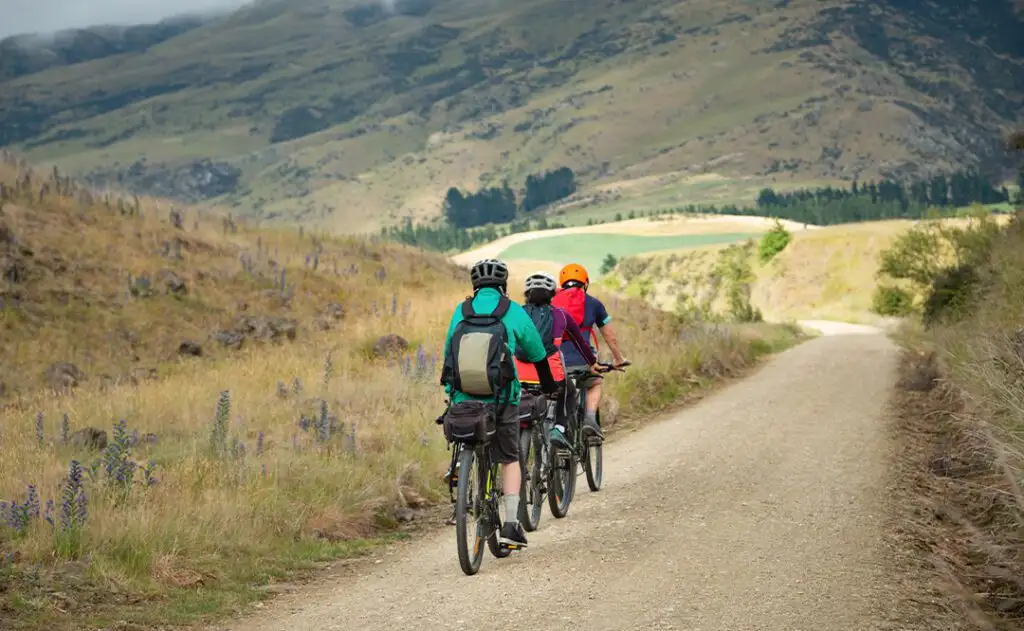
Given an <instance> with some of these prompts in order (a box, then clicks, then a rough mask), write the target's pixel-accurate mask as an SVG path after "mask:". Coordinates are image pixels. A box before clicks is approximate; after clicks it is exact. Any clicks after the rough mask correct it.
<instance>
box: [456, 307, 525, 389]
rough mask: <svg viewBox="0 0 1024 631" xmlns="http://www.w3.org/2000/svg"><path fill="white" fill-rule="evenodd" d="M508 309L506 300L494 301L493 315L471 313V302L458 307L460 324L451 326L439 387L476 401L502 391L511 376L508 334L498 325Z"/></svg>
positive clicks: (501, 324)
mask: <svg viewBox="0 0 1024 631" xmlns="http://www.w3.org/2000/svg"><path fill="white" fill-rule="evenodd" d="M510 306H511V301H510V300H509V299H508V297H507V296H502V297H501V298H500V299H499V300H498V306H497V307H495V309H494V312H493V313H476V312H475V311H473V299H472V298H467V299H466V301H465V302H463V303H462V322H459V323H458V324H457V325H456V326H455V331H454V332H453V333H452V339H451V343H450V344H449V345H448V353H447V354H446V355H445V357H444V367H443V368H442V372H441V382H442V383H450V384H452V386H453V387H454V388H455V389H456V390H458V391H459V392H464V393H465V394H468V395H471V396H476V397H486V396H493V397H497V396H498V395H499V394H501V393H502V392H503V391H504V390H505V387H506V386H507V385H508V383H509V382H510V381H511V380H512V378H513V377H514V375H515V366H514V364H513V363H512V356H511V354H510V353H509V344H508V341H509V340H508V330H507V329H506V328H505V324H504V323H503V322H502V321H501V319H502V318H503V317H505V314H506V313H508V310H509V307H510Z"/></svg>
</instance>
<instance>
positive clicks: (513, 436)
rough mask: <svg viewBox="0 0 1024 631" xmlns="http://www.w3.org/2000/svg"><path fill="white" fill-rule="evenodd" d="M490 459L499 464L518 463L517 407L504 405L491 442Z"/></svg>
mask: <svg viewBox="0 0 1024 631" xmlns="http://www.w3.org/2000/svg"><path fill="white" fill-rule="evenodd" d="M491 458H492V459H493V460H494V461H495V462H498V463H501V464H511V463H513V462H519V405H518V404H516V405H512V404H509V405H506V406H505V412H504V413H503V414H502V415H501V418H499V419H498V422H497V431H496V433H495V436H494V440H492V441H491Z"/></svg>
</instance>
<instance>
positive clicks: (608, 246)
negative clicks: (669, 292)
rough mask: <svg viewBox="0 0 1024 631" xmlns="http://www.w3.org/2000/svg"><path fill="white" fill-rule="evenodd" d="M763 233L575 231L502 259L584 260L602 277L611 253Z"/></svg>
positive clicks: (512, 249) (527, 244)
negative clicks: (605, 232)
mask: <svg viewBox="0 0 1024 631" xmlns="http://www.w3.org/2000/svg"><path fill="white" fill-rule="evenodd" d="M760 236H761V233H756V232H734V233H721V234H686V235H675V236H661V237H654V236H652V237H647V236H638V235H628V234H573V235H561V236H556V237H541V238H538V239H532V240H530V241H524V242H522V243H516V244H514V245H511V246H509V247H507V248H505V250H503V251H502V252H501V258H503V259H506V260H510V261H514V260H517V259H518V260H531V261H554V262H557V263H562V264H564V263H568V262H570V261H573V262H576V263H580V264H581V265H583V266H584V267H586V268H587V271H589V272H590V274H591V276H599V275H600V269H601V262H602V261H603V260H604V258H605V256H607V255H608V254H614V255H615V256H616V257H619V258H621V257H623V256H633V255H636V254H644V253H646V252H656V251H659V250H678V249H680V248H695V247H700V246H705V245H717V244H719V243H733V242H736V241H743V240H745V239H756V238H758V237H760Z"/></svg>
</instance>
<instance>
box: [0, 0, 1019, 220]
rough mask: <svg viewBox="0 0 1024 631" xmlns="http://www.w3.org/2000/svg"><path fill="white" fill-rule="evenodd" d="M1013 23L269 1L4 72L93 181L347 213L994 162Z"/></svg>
mask: <svg viewBox="0 0 1024 631" xmlns="http://www.w3.org/2000/svg"><path fill="white" fill-rule="evenodd" d="M1015 4H1016V7H1015ZM1022 26H1024V23H1022V21H1021V13H1020V3H1013V2H1009V1H1008V0H1000V1H996V2H992V1H988V2H981V0H973V1H971V2H968V3H967V4H966V5H963V3H961V5H958V6H956V7H954V6H952V5H950V6H946V5H935V4H934V3H929V2H923V1H919V0H885V1H883V2H868V1H867V0H846V1H842V2H839V1H833V2H814V1H811V0H797V1H789V0H782V1H779V0H762V1H756V2H755V1H743V2H741V1H740V0H730V1H728V2H721V1H714V2H713V1H712V0H694V1H692V2H687V3H678V2H672V1H669V0H655V1H652V2H646V3H644V4H643V6H642V7H638V6H637V5H636V3H627V2H606V3H602V4H601V5H600V6H596V7H595V5H594V4H593V2H589V1H588V2H584V1H583V0H568V1H566V0H557V1H556V0H532V1H530V2H518V3H512V2H506V1H501V0H485V1H480V0H399V1H398V2H396V3H395V6H394V11H393V12H389V11H388V10H386V9H384V8H383V7H382V5H379V4H377V3H375V2H373V3H360V2H357V1H356V0H290V1H288V2H284V1H274V0H267V1H264V2H259V3H257V4H255V5H253V6H250V7H248V8H246V9H243V10H240V11H238V12H237V13H235V14H233V15H231V16H229V17H225V18H222V19H219V20H214V21H212V22H210V23H208V24H205V25H202V26H198V27H196V28H192V29H189V30H187V31H186V32H183V33H180V34H177V35H175V36H172V37H170V38H168V39H166V40H165V41H163V42H161V43H159V44H156V45H153V46H150V47H148V48H146V49H145V50H132V51H128V52H124V53H122V54H116V55H113V56H109V57H102V58H97V59H94V60H92V61H83V62H82V63H75V64H73V65H56V66H53V67H49V68H46V69H42V70H41V71H39V72H33V73H31V74H23V75H22V76H17V77H15V78H11V79H6V80H2V83H0V118H2V120H3V121H4V125H3V126H0V145H6V146H9V147H14V148H16V149H18V150H20V151H24V152H27V154H28V155H29V156H30V157H31V158H32V159H33V160H34V161H39V162H45V163H55V164H58V165H60V167H61V168H62V169H64V170H66V171H67V172H69V173H74V174H77V175H81V176H83V177H87V178H88V179H89V180H90V181H91V182H93V183H96V184H104V183H106V184H114V185H117V186H120V187H126V188H129V189H133V190H138V191H143V192H147V193H153V194H160V195H169V196H174V197H177V198H180V199H185V200H191V201H215V202H218V203H228V204H233V205H234V206H235V207H236V208H237V210H238V212H239V213H245V214H252V215H256V216H260V217H264V218H289V219H301V220H303V221H306V222H319V223H322V224H323V225H325V226H328V227H332V228H337V229H342V230H346V231H363V230H374V229H376V227H377V226H378V225H379V224H380V223H382V222H388V221H392V220H395V219H397V218H400V217H402V216H406V215H413V216H416V217H430V216H436V215H437V213H438V211H439V201H440V199H441V197H442V195H443V193H444V191H445V189H446V188H447V187H449V186H461V187H464V188H468V189H474V188H476V187H478V186H479V185H480V184H481V183H498V182H500V181H501V180H502V179H503V178H508V179H509V180H510V181H511V182H512V183H513V185H521V183H522V181H523V179H524V178H525V176H526V175H528V174H530V173H537V172H540V171H542V170H544V169H547V168H552V167H557V166H562V165H565V166H570V167H571V168H573V169H574V170H575V171H576V172H577V174H578V175H579V176H580V178H581V180H582V182H583V183H584V185H585V186H586V187H587V188H588V190H612V191H614V192H613V193H611V194H613V195H620V196H625V197H626V198H628V197H629V196H630V195H631V194H632V186H631V183H632V182H634V181H638V182H649V181H650V180H651V179H652V178H654V179H658V178H668V179H669V180H679V179H680V178H683V179H684V184H685V183H686V181H688V180H685V178H687V177H690V176H695V175H700V174H702V173H711V172H713V173H716V174H718V176H719V177H720V178H723V181H725V182H727V183H728V184H729V187H728V189H729V190H726V191H718V192H716V196H719V197H721V196H724V195H728V194H730V191H742V194H743V195H747V194H748V192H749V190H756V187H757V186H758V185H759V184H760V183H768V182H774V183H777V184H780V185H781V184H785V183H786V182H801V183H810V182H817V181H822V180H835V179H837V178H845V179H852V178H854V177H859V178H861V179H867V178H870V177H875V176H879V175H883V174H906V173H914V172H921V171H925V170H928V169H944V168H950V167H952V166H965V165H982V166H983V167H985V168H986V169H988V170H990V171H991V172H992V174H993V175H1003V173H1001V172H1000V169H1001V167H1002V166H1005V164H1004V163H1003V162H1002V160H1003V157H1004V154H1003V153H1002V152H1001V150H1000V148H999V146H998V136H999V134H1000V133H1001V132H1002V131H1003V130H1005V129H1006V128H1007V127H1009V126H1011V125H1013V124H1017V123H1020V121H1021V112H1024V89H1022V86H1024V48H1022V46H1024V45H1022V44H1021V40H1020V38H1019V33H1020V32H1021V29H1022ZM0 65H2V64H0ZM13 74H17V73H11V72H10V71H8V73H7V75H0V77H2V76H8V77H10V76H12V75H13ZM598 187H610V189H609V188H598ZM687 195H688V196H690V199H691V201H699V196H700V187H689V188H688V191H687ZM694 198H698V199H694Z"/></svg>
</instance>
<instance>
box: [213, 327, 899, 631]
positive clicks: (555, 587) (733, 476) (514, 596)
mask: <svg viewBox="0 0 1024 631" xmlns="http://www.w3.org/2000/svg"><path fill="white" fill-rule="evenodd" d="M818 324H820V323H818ZM819 328H821V329H822V330H823V333H825V335H824V336H822V337H820V338H817V339H815V340H812V341H810V342H807V343H805V344H803V345H801V346H799V347H797V348H795V349H792V350H790V351H788V352H786V353H783V354H781V355H779V356H777V357H775V358H774V359H772V360H771V361H770V362H769V363H768V364H767V365H765V366H764V367H763V368H762V369H761V370H760V371H759V372H758V373H757V374H755V375H754V376H752V377H750V378H749V379H746V380H744V381H741V382H738V383H736V384H733V385H731V386H730V387H728V388H725V389H723V390H722V391H720V392H718V393H717V394H715V395H713V396H711V397H709V398H707V399H706V400H704V401H702V402H701V403H699V404H698V405H696V406H694V407H692V408H689V409H686V410H684V411H681V412H679V413H677V414H675V415H674V416H673V417H672V418H669V419H666V420H665V421H664V422H660V423H657V424H654V425H652V426H649V427H647V428H645V429H644V430H642V431H639V432H637V433H634V434H632V435H629V436H625V437H623V438H621V439H619V440H616V441H614V442H613V443H611V444H609V445H608V446H607V447H606V450H605V451H606V455H605V486H604V489H603V490H602V491H601V492H600V493H596V494H593V493H590V491H589V490H588V489H587V488H586V483H585V481H584V480H583V479H582V478H581V479H580V485H579V489H580V490H579V491H578V493H577V498H576V501H575V502H574V503H573V506H572V508H571V510H570V513H569V516H568V518H566V519H564V520H555V519H553V518H552V517H551V514H550V513H549V512H547V510H546V509H545V513H544V515H543V517H542V520H541V527H540V530H539V531H538V532H535V533H532V534H531V535H530V548H529V550H527V551H525V552H522V553H517V554H514V555H513V556H512V557H511V558H509V559H505V560H497V559H495V558H494V557H492V556H490V555H488V556H486V557H485V559H484V565H483V567H482V569H481V571H480V574H478V575H477V576H474V577H467V576H464V575H463V574H462V572H461V571H460V569H459V565H458V560H457V558H456V554H455V533H454V529H445V530H444V531H443V532H439V533H436V534H432V535H430V536H428V537H426V538H425V539H424V540H421V541H416V542H414V543H412V544H409V545H406V546H402V547H400V548H398V549H397V552H395V553H394V554H392V555H391V556H389V557H387V558H385V559H384V560H383V562H381V563H379V564H376V565H374V564H372V563H371V564H368V569H367V571H365V572H355V573H353V575H352V576H347V577H342V578H337V579H334V580H333V582H331V583H330V584H327V583H321V584H320V585H318V586H314V587H311V588H308V589H305V590H302V591H301V592H297V593H294V594H290V595H287V596H283V597H281V598H280V599H279V600H277V601H276V602H274V603H272V604H270V605H268V606H266V607H265V608H264V610H262V611H260V613H259V615H258V616H257V617H255V618H251V619H247V620H241V621H238V622H236V623H235V624H234V625H232V626H229V627H228V628H230V629H234V630H237V631H270V630H273V631H280V630H284V629H288V630H290V631H305V630H313V629H317V630H343V629H345V630H348V629H389V630H392V629H413V628H419V629H487V628H497V629H535V628H536V629H539V628H547V629H570V628H572V629H588V630H589V631H598V630H608V631H611V630H621V629H679V630H683V629H687V630H698V629H699V630H701V631H717V630H730V631H738V630H748V629H750V630H752V629H758V630H772V631H795V630H801V631H803V630H806V631H826V630H837V631H838V630H843V631H847V630H850V631H867V630H870V629H889V628H906V627H903V626H897V627H894V626H893V623H887V622H886V620H887V615H886V614H887V612H894V611H895V610H896V609H897V608H898V604H897V598H898V597H899V589H898V583H899V580H898V579H897V578H895V577H893V576H892V575H891V571H890V569H889V567H888V563H887V559H888V558H889V557H890V556H891V555H890V554H889V553H888V552H887V550H886V548H885V544H884V535H885V532H884V520H885V518H886V514H887V513H886V507H885V504H884V500H883V497H884V491H885V484H886V481H887V472H888V458H889V456H890V449H891V448H890V446H889V435H888V434H887V428H886V423H885V420H884V419H885V416H884V415H885V406H886V401H887V398H888V393H889V390H890V388H891V386H892V384H893V382H894V373H895V370H896V362H897V352H896V349H895V347H894V346H893V345H892V343H891V342H889V341H888V340H887V339H886V338H885V337H883V336H882V335H877V334H871V333H870V332H869V331H867V330H857V331H856V333H858V334H854V335H846V334H844V333H853V332H854V331H852V330H851V331H847V330H845V329H844V328H843V327H833V328H829V327H828V326H820V327H819ZM221 628H224V627H221Z"/></svg>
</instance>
